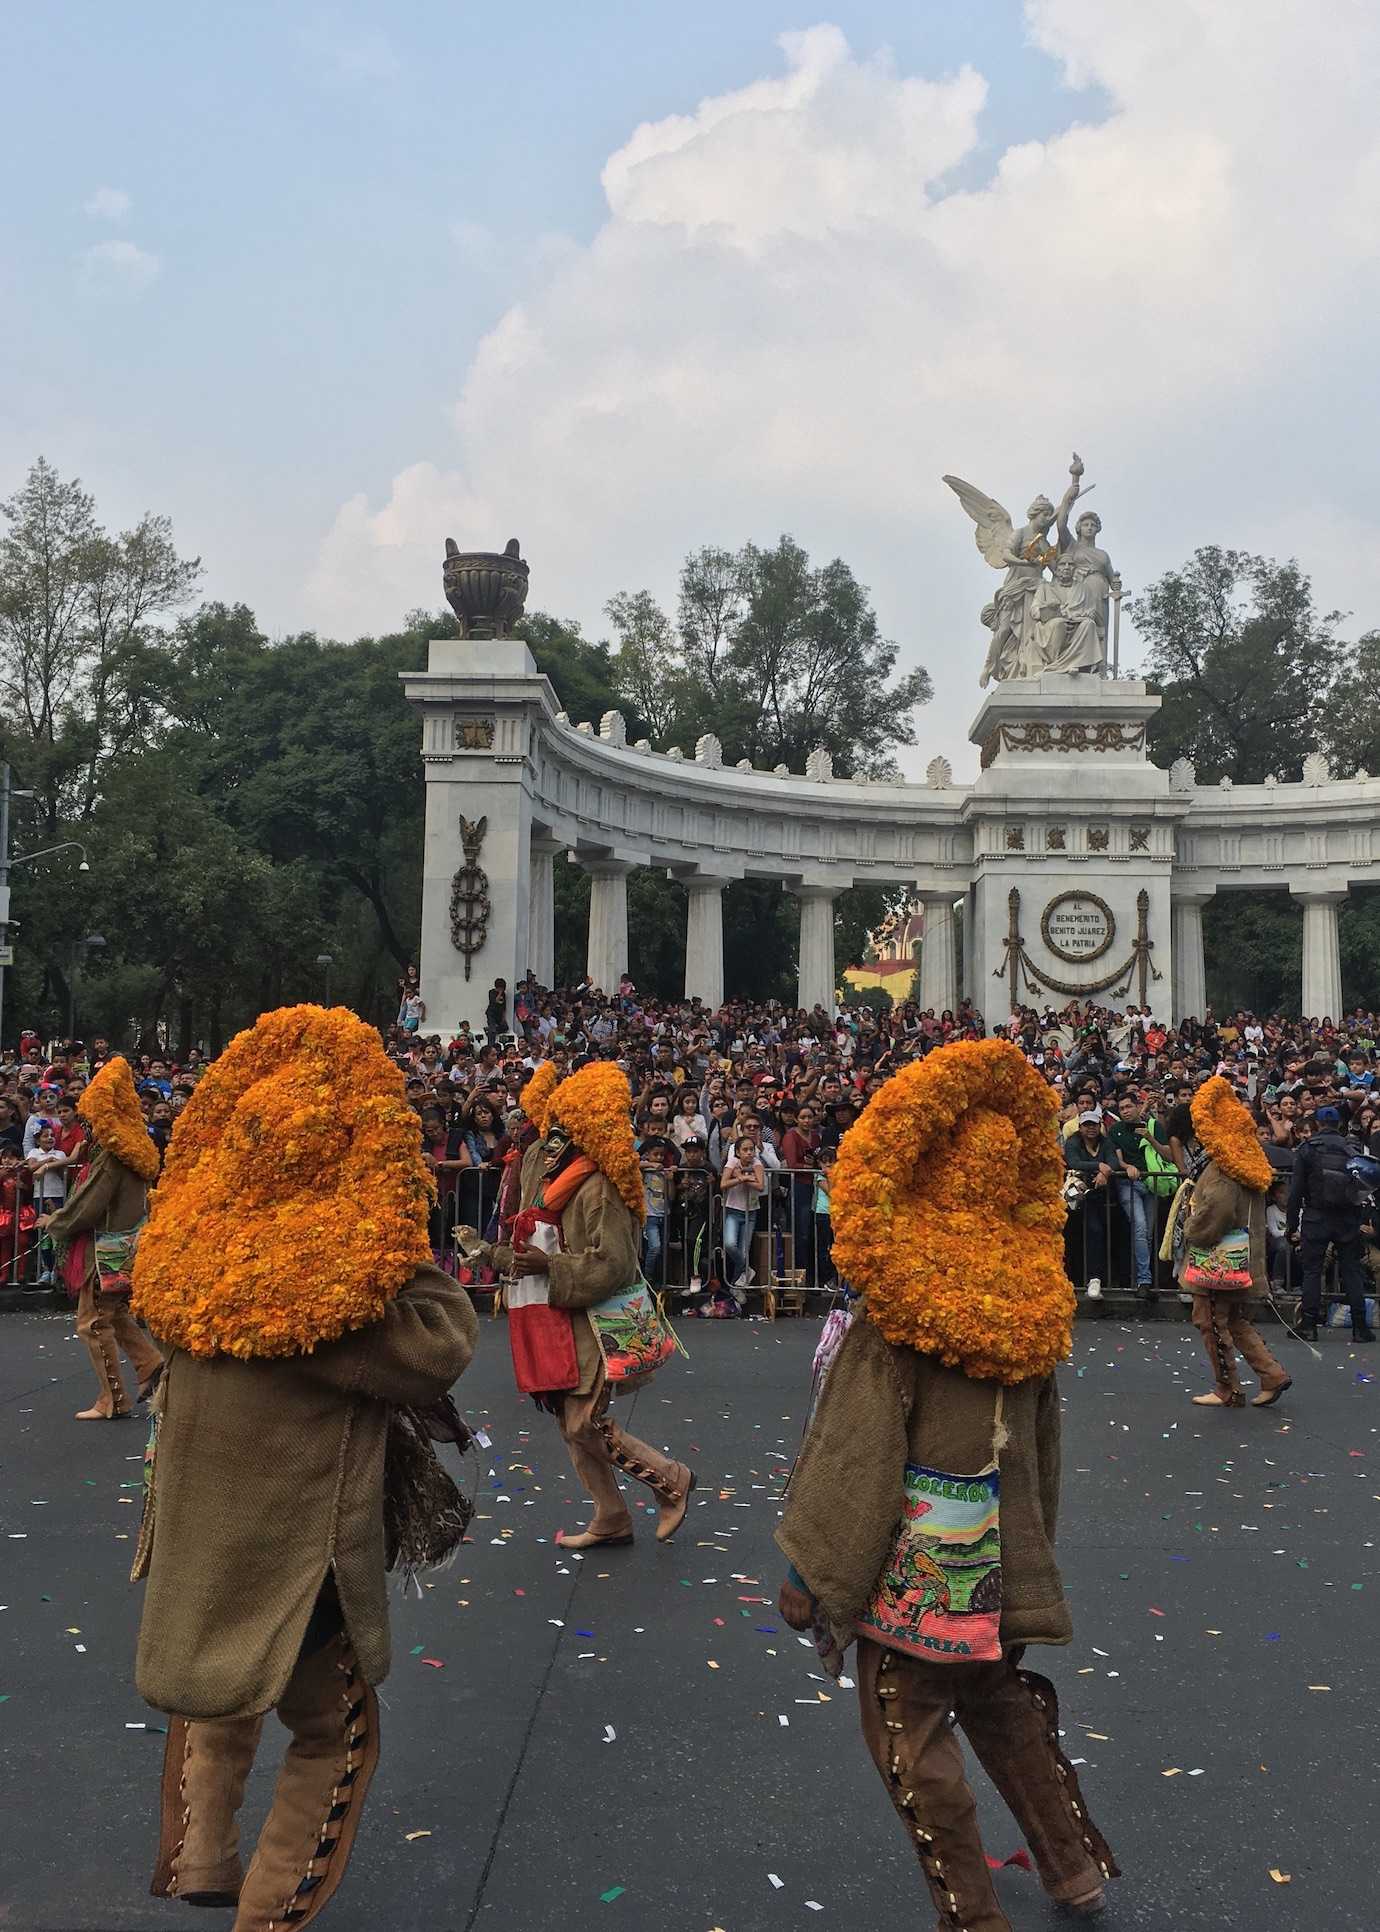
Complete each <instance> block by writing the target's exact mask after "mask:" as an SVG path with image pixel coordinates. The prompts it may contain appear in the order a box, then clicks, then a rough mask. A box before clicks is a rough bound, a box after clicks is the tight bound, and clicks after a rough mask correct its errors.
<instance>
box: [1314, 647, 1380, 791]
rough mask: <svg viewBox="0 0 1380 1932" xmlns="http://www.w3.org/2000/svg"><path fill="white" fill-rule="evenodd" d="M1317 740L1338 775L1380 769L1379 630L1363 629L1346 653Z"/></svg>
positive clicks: (1379, 770)
mask: <svg viewBox="0 0 1380 1932" xmlns="http://www.w3.org/2000/svg"><path fill="white" fill-rule="evenodd" d="M1320 742H1321V744H1322V748H1323V750H1324V751H1325V752H1326V753H1327V755H1328V757H1329V758H1330V759H1331V761H1332V769H1333V770H1334V771H1335V772H1337V773H1339V774H1340V775H1342V776H1344V777H1348V778H1349V777H1351V775H1352V774H1353V773H1354V772H1358V771H1367V772H1371V773H1380V631H1366V632H1365V633H1364V634H1363V635H1362V636H1361V637H1358V638H1357V640H1356V642H1355V643H1354V644H1353V645H1352V646H1351V649H1350V650H1349V652H1348V653H1347V657H1346V662H1345V664H1344V666H1343V668H1342V670H1341V673H1340V675H1339V676H1338V677H1337V679H1336V681H1335V683H1334V684H1333V686H1332V691H1331V701H1330V703H1329V704H1328V707H1327V712H1326V715H1325V717H1324V719H1323V721H1322V724H1321V726H1320Z"/></svg>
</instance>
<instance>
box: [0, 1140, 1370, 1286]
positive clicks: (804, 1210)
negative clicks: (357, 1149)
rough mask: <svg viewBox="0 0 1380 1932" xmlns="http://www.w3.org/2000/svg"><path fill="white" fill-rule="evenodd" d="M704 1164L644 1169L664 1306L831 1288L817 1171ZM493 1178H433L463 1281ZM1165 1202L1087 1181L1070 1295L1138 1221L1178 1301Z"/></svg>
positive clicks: (646, 1231) (449, 1257)
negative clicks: (747, 1187)
mask: <svg viewBox="0 0 1380 1932" xmlns="http://www.w3.org/2000/svg"><path fill="white" fill-rule="evenodd" d="M704 1171H705V1172H706V1174H707V1178H708V1189H707V1199H704V1200H703V1201H700V1200H693V1201H692V1200H687V1199H685V1198H683V1193H682V1188H681V1185H680V1183H681V1177H682V1175H683V1172H684V1170H683V1169H674V1168H673V1169H665V1168H662V1167H660V1166H658V1165H657V1164H656V1163H654V1162H650V1161H647V1162H644V1163H643V1165H642V1172H643V1183H644V1186H645V1187H646V1188H647V1192H648V1196H649V1200H651V1201H656V1200H658V1199H660V1198H662V1196H661V1186H662V1182H663V1180H664V1181H665V1195H664V1199H665V1207H664V1211H653V1212H651V1213H649V1215H648V1218H647V1221H646V1222H645V1224H644V1228H643V1237H642V1257H641V1258H642V1270H643V1273H644V1275H645V1276H646V1278H647V1280H648V1282H649V1283H650V1284H651V1285H652V1287H653V1288H655V1289H656V1290H657V1292H658V1293H659V1294H661V1295H663V1296H666V1297H668V1302H669V1305H671V1306H673V1307H674V1306H676V1305H680V1306H685V1305H686V1304H687V1303H690V1304H693V1303H694V1302H695V1301H696V1300H698V1299H700V1298H702V1297H703V1296H705V1295H707V1294H709V1293H710V1291H711V1288H712V1287H714V1286H715V1285H721V1286H722V1287H724V1288H726V1289H728V1290H729V1291H730V1292H731V1293H732V1294H733V1296H734V1299H735V1300H736V1301H738V1302H739V1305H740V1306H749V1305H753V1306H755V1303H756V1300H757V1299H760V1302H761V1305H762V1308H763V1310H764V1312H766V1313H767V1314H768V1315H771V1316H774V1315H775V1314H776V1313H777V1312H778V1309H780V1308H783V1307H784V1308H789V1309H792V1310H793V1311H797V1312H798V1311H799V1310H801V1309H803V1308H804V1307H805V1306H806V1305H807V1303H808V1302H809V1301H810V1300H812V1299H814V1298H817V1297H827V1296H829V1295H832V1294H833V1292H834V1291H835V1288H836V1287H837V1276H836V1274H835V1270H834V1265H833V1256H832V1248H833V1231H832V1226H831V1223H830V1221H829V1218H828V1216H827V1215H822V1214H818V1213H816V1212H815V1189H816V1179H817V1174H818V1170H817V1169H815V1168H784V1167H783V1168H779V1169H768V1170H767V1177H766V1179H767V1185H766V1187H765V1189H764V1190H763V1192H762V1193H761V1195H760V1196H759V1198H758V1202H757V1206H756V1208H755V1209H754V1210H750V1211H746V1212H740V1211H738V1210H735V1209H732V1208H726V1207H725V1205H724V1200H723V1193H722V1189H721V1186H720V1182H719V1177H718V1175H717V1174H715V1173H714V1171H713V1169H712V1168H711V1169H707V1170H704ZM502 1179H503V1169H502V1167H501V1166H494V1167H479V1168H463V1169H460V1170H459V1171H451V1172H446V1173H443V1174H442V1175H441V1176H439V1177H438V1199H437V1203H436V1206H435V1208H434V1209H433V1210H432V1217H431V1230H432V1246H433V1248H434V1249H435V1251H436V1253H437V1255H438V1257H439V1258H440V1260H441V1265H442V1266H444V1267H447V1268H448V1269H449V1270H450V1271H451V1272H453V1273H458V1274H461V1275H462V1278H463V1269H464V1261H463V1257H462V1256H459V1255H457V1254H456V1252H455V1246H454V1236H453V1230H454V1228H455V1227H456V1225H457V1224H460V1223H464V1224H466V1225H468V1226H470V1227H474V1228H477V1229H478V1230H479V1231H480V1233H481V1234H484V1233H486V1232H487V1231H488V1230H489V1229H490V1227H491V1225H492V1224H493V1222H494V1220H495V1217H496V1214H497V1210H498V1196H499V1189H500V1187H501V1185H502ZM1172 1200H1173V1190H1172V1189H1170V1188H1169V1186H1168V1185H1167V1184H1166V1185H1165V1186H1164V1188H1163V1191H1158V1192H1157V1191H1156V1190H1155V1188H1154V1187H1153V1186H1151V1185H1146V1184H1144V1183H1142V1184H1140V1186H1139V1187H1137V1185H1136V1184H1135V1183H1125V1182H1122V1183H1119V1182H1117V1181H1116V1180H1113V1181H1112V1182H1110V1183H1109V1184H1108V1185H1107V1186H1105V1187H1101V1188H1092V1189H1089V1190H1088V1192H1087V1193H1086V1194H1085V1195H1084V1196H1083V1199H1082V1200H1081V1202H1079V1203H1078V1204H1077V1205H1076V1206H1074V1207H1072V1208H1071V1209H1070V1212H1069V1217H1068V1220H1067V1222H1066V1224H1065V1229H1064V1265H1065V1268H1066V1270H1067V1272H1068V1276H1069V1279H1070V1280H1071V1281H1072V1282H1073V1284H1074V1286H1075V1288H1076V1289H1077V1290H1078V1291H1079V1297H1080V1300H1086V1299H1087V1291H1088V1287H1089V1285H1090V1284H1091V1283H1093V1282H1097V1283H1099V1284H1100V1285H1101V1288H1102V1291H1103V1293H1104V1294H1108V1295H1111V1294H1134V1293H1136V1291H1137V1288H1138V1286H1139V1285H1140V1284H1139V1282H1138V1276H1139V1275H1140V1274H1141V1273H1142V1272H1143V1270H1142V1269H1140V1268H1138V1267H1137V1256H1136V1238H1135V1226H1134V1223H1135V1221H1136V1220H1137V1219H1138V1220H1139V1221H1140V1224H1141V1230H1142V1235H1143V1239H1144V1242H1145V1245H1146V1247H1147V1248H1148V1263H1149V1269H1148V1272H1149V1287H1150V1291H1151V1293H1152V1294H1153V1295H1154V1297H1155V1298H1156V1299H1157V1300H1159V1299H1163V1300H1164V1301H1166V1302H1177V1301H1178V1300H1179V1299H1180V1297H1181V1295H1182V1297H1183V1299H1184V1300H1185V1301H1186V1300H1187V1299H1188V1296H1187V1294H1186V1292H1185V1291H1182V1290H1181V1289H1180V1286H1179V1283H1178V1281H1177V1280H1176V1279H1175V1276H1174V1271H1173V1265H1172V1263H1171V1262H1169V1261H1165V1260H1161V1258H1160V1246H1161V1243H1162V1241H1163V1237H1164V1231H1165V1226H1166V1223H1167V1221H1168V1217H1169V1209H1170V1205H1171V1203H1172ZM11 1213H12V1210H11ZM23 1218H24V1219H25V1220H27V1219H28V1216H27V1215H24V1216H23ZM1144 1258H1145V1257H1144V1255H1143V1256H1142V1259H1144ZM46 1265H47V1264H46V1263H45V1250H44V1248H43V1247H42V1246H41V1244H40V1241H39V1238H38V1235H37V1233H36V1232H25V1231H21V1233H20V1236H19V1240H18V1243H17V1244H16V1243H15V1242H14V1240H13V1239H12V1237H11V1236H10V1235H9V1234H8V1233H7V1232H6V1228H5V1216H4V1211H3V1210H0V1281H3V1282H4V1283H5V1284H6V1285H10V1286H23V1285H26V1284H29V1283H35V1282H37V1281H38V1280H39V1279H40V1277H41V1275H42V1273H43V1272H44V1269H45V1266H46ZM1268 1268H1269V1274H1270V1280H1271V1288H1272V1292H1273V1293H1274V1294H1275V1295H1276V1297H1277V1298H1278V1299H1280V1301H1281V1303H1282V1305H1284V1306H1285V1308H1286V1312H1287V1311H1288V1310H1289V1308H1291V1307H1292V1304H1293V1302H1294V1301H1295V1300H1296V1298H1297V1296H1298V1295H1299V1293H1300V1291H1301V1288H1302V1285H1303V1284H1302V1279H1301V1271H1300V1267H1299V1256H1298V1249H1297V1248H1296V1247H1295V1246H1293V1245H1292V1244H1291V1243H1290V1242H1288V1241H1287V1240H1285V1239H1283V1237H1280V1238H1276V1237H1274V1236H1271V1237H1269V1240H1268ZM481 1273H482V1271H481ZM1367 1273H1368V1276H1369V1279H1368V1281H1367V1294H1368V1295H1370V1296H1373V1295H1375V1294H1376V1292H1377V1288H1378V1287H1380V1243H1377V1244H1374V1245H1372V1246H1369V1248H1368V1267H1367ZM469 1285H470V1286H471V1287H473V1288H475V1289H477V1290H478V1291H480V1292H485V1291H487V1290H492V1289H494V1288H496V1286H497V1283H496V1282H491V1281H488V1280H486V1279H480V1278H478V1277H476V1278H473V1279H471V1280H470V1282H469ZM1323 1299H1324V1308H1325V1310H1327V1311H1330V1310H1331V1309H1332V1308H1333V1307H1334V1306H1335V1305H1337V1304H1339V1303H1343V1301H1344V1298H1343V1297H1342V1295H1341V1292H1340V1284H1339V1282H1338V1280H1337V1268H1336V1261H1335V1259H1334V1258H1333V1257H1331V1256H1329V1259H1328V1263H1327V1267H1326V1271H1325V1273H1324V1277H1323ZM817 1305H823V1304H822V1303H817Z"/></svg>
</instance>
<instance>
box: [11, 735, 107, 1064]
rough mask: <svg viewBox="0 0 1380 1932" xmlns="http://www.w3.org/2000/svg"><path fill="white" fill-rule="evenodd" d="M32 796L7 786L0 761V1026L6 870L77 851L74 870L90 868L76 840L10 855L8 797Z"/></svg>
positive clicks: (81, 845)
mask: <svg viewBox="0 0 1380 1932" xmlns="http://www.w3.org/2000/svg"><path fill="white" fill-rule="evenodd" d="M36 796H37V794H36V793H34V792H31V791H21V790H20V789H19V788H18V787H17V786H14V785H11V784H10V768H9V764H8V762H4V763H0V1026H3V1022H4V1017H5V967H6V966H7V965H8V963H9V932H10V923H11V921H10V873H11V872H12V870H13V869H14V867H15V866H17V865H32V864H33V862H34V860H35V859H47V858H51V857H52V855H53V853H54V852H80V853H81V864H80V865H79V866H78V867H77V870H78V872H89V871H90V870H91V865H90V862H89V860H88V859H87V856H86V847H85V846H84V845H83V844H82V843H81V841H80V839H64V840H63V841H62V843H61V845H48V846H45V847H44V849H43V850H42V851H41V852H24V853H21V854H20V855H19V856H18V857H16V858H11V857H10V800H11V799H12V798H34V797H36ZM101 943H102V944H104V943H105V942H104V941H102V942H101Z"/></svg>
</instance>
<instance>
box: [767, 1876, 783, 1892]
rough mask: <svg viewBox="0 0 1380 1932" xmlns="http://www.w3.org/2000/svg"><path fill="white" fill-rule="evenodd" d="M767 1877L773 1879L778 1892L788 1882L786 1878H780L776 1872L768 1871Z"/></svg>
mask: <svg viewBox="0 0 1380 1932" xmlns="http://www.w3.org/2000/svg"><path fill="white" fill-rule="evenodd" d="M767 1877H768V1878H769V1879H770V1880H771V1882H772V1886H773V1888H774V1889H775V1890H776V1891H778V1892H779V1891H780V1890H781V1888H782V1887H783V1885H784V1884H785V1882H786V1881H785V1879H783V1878H778V1877H777V1876H776V1873H775V1872H768V1873H767Z"/></svg>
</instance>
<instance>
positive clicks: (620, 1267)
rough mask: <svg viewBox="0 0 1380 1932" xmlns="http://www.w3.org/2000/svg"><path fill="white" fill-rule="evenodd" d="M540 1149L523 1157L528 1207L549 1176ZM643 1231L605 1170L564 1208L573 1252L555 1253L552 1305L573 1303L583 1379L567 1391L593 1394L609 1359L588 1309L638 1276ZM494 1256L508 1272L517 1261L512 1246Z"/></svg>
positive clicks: (550, 1275) (563, 1217)
mask: <svg viewBox="0 0 1380 1932" xmlns="http://www.w3.org/2000/svg"><path fill="white" fill-rule="evenodd" d="M538 1152H540V1143H539V1144H538V1146H537V1147H536V1148H531V1149H529V1150H528V1157H527V1160H524V1162H523V1169H522V1205H523V1206H524V1207H530V1206H531V1205H532V1202H533V1201H534V1200H535V1199H536V1197H537V1194H538V1192H539V1191H540V1188H541V1183H542V1180H543V1178H544V1177H543V1172H542V1164H541V1162H540V1161H532V1160H531V1156H532V1154H533V1153H538ZM529 1162H530V1163H531V1164H530V1166H529ZM640 1232H641V1230H640V1229H639V1227H638V1222H637V1216H636V1215H635V1214H634V1213H633V1212H632V1210H631V1209H630V1208H629V1207H628V1205H627V1203H626V1202H625V1201H624V1199H623V1197H622V1195H621V1194H620V1193H619V1192H618V1189H617V1188H616V1187H615V1186H614V1185H613V1182H612V1181H610V1180H609V1179H607V1177H606V1176H605V1175H603V1174H591V1175H590V1177H589V1179H588V1180H587V1181H585V1182H583V1183H582V1184H581V1186H580V1187H579V1188H578V1189H577V1190H576V1192H575V1194H574V1196H573V1197H572V1198H571V1200H570V1201H568V1202H567V1204H566V1206H565V1208H564V1209H563V1211H562V1213H561V1233H562V1235H563V1237H564V1240H565V1246H566V1250H567V1252H564V1253H561V1254H553V1255H552V1256H551V1260H550V1266H549V1268H548V1270H547V1278H548V1280H549V1281H550V1284H551V1287H550V1291H549V1292H550V1299H551V1306H552V1307H553V1308H568V1309H570V1310H571V1311H572V1314H573V1316H574V1323H573V1326H574V1330H575V1359H576V1362H577V1363H578V1365H579V1370H580V1380H579V1382H578V1383H577V1384H576V1386H575V1387H574V1388H573V1389H570V1390H568V1391H567V1393H568V1394H570V1395H589V1394H590V1393H591V1391H592V1390H593V1388H594V1385H595V1383H596V1381H597V1380H598V1379H599V1373H600V1370H601V1369H602V1368H603V1365H604V1360H603V1356H602V1355H601V1354H600V1353H599V1342H598V1339H597V1337H596V1336H595V1333H594V1324H593V1322H591V1321H590V1319H589V1317H588V1315H587V1314H583V1313H582V1311H584V1310H587V1309H590V1308H593V1307H594V1306H595V1304H596V1303H597V1302H601V1301H605V1300H607V1298H608V1297H609V1296H610V1295H616V1294H617V1293H618V1291H619V1290H620V1289H622V1288H626V1287H628V1286H629V1285H630V1284H631V1283H632V1282H634V1281H636V1280H637V1277H638V1265H639V1264H638V1237H639V1234H640ZM494 1260H495V1264H496V1265H497V1267H498V1269H499V1271H500V1272H506V1271H507V1270H508V1269H510V1268H511V1267H512V1265H513V1251H512V1249H511V1248H507V1247H503V1248H497V1249H495V1251H494Z"/></svg>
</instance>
